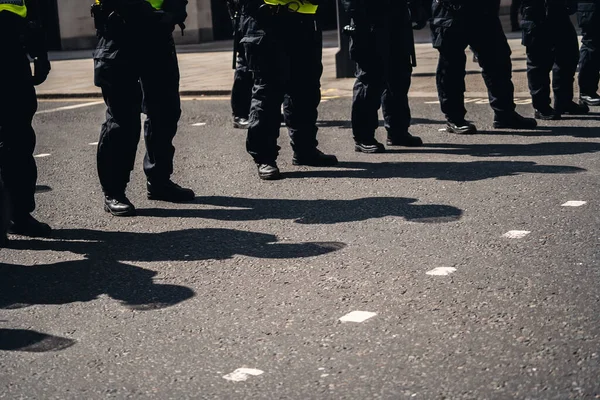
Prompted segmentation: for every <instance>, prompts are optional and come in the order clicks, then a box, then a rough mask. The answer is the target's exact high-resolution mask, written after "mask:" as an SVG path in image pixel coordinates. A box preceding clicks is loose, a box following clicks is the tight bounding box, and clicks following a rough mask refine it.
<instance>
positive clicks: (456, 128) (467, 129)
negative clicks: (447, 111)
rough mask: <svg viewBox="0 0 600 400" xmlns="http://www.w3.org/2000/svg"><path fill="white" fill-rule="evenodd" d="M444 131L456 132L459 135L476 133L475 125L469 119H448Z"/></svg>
mask: <svg viewBox="0 0 600 400" xmlns="http://www.w3.org/2000/svg"><path fill="white" fill-rule="evenodd" d="M446 132H448V133H457V134H459V135H474V134H475V133H477V127H476V126H475V125H474V124H473V123H471V122H469V121H465V120H462V121H458V122H452V121H448V122H447V124H446Z"/></svg>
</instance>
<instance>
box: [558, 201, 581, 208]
mask: <svg viewBox="0 0 600 400" xmlns="http://www.w3.org/2000/svg"><path fill="white" fill-rule="evenodd" d="M586 204H587V201H580V200H569V201H567V202H566V203H565V204H563V205H562V206H563V207H581V206H584V205H586Z"/></svg>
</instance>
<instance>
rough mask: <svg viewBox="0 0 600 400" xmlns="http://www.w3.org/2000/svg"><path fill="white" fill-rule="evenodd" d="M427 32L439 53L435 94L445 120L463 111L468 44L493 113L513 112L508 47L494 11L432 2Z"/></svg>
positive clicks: (460, 115) (460, 116) (456, 118)
mask: <svg viewBox="0 0 600 400" xmlns="http://www.w3.org/2000/svg"><path fill="white" fill-rule="evenodd" d="M431 32H432V41H433V47H435V48H436V49H437V50H438V51H439V54H440V56H439V61H438V67H437V73H436V84H437V90H438V97H439V100H440V103H441V108H442V112H443V113H444V114H445V116H446V119H447V120H448V121H452V122H462V121H463V120H464V117H465V115H466V113H467V110H466V109H465V106H464V93H465V76H466V62H467V57H466V55H465V49H466V48H467V47H468V46H471V48H472V49H473V51H474V52H475V53H476V54H477V56H478V59H479V65H480V66H481V68H482V70H483V72H482V74H483V79H484V81H485V84H486V86H487V89H488V97H489V100H490V105H491V107H492V109H493V110H494V112H495V114H496V116H501V115H502V114H508V113H512V112H514V110H515V104H514V86H513V83H512V62H511V60H510V55H511V50H510V46H509V45H508V41H507V40H506V36H505V35H504V31H503V30H502V24H501V23H500V18H499V17H498V15H497V14H496V13H493V12H480V13H477V12H475V11H469V10H468V9H465V10H459V11H453V10H449V9H446V8H445V7H444V6H442V5H441V4H439V3H437V2H434V3H433V19H432V23H431Z"/></svg>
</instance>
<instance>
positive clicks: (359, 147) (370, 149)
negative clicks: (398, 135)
mask: <svg viewBox="0 0 600 400" xmlns="http://www.w3.org/2000/svg"><path fill="white" fill-rule="evenodd" d="M354 151H356V152H357V153H367V154H373V153H383V152H384V151H385V147H384V146H383V144H381V143H379V142H378V141H377V140H376V139H375V138H370V139H365V140H361V141H355V142H354Z"/></svg>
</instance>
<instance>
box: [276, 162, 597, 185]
mask: <svg viewBox="0 0 600 400" xmlns="http://www.w3.org/2000/svg"><path fill="white" fill-rule="evenodd" d="M583 171H585V169H583V168H578V167H570V166H563V165H540V164H536V163H535V162H532V161H471V162H425V161H423V162H382V163H377V162H374V163H367V162H340V163H339V164H338V165H337V166H336V168H332V169H327V170H324V169H323V170H314V169H313V170H297V171H290V172H286V174H285V176H286V178H297V179H300V178H302V179H304V178H358V179H390V178H407V179H436V180H439V181H457V182H470V181H480V180H484V179H491V178H498V177H501V176H515V175H521V174H524V173H530V174H573V173H577V172H583Z"/></svg>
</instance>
